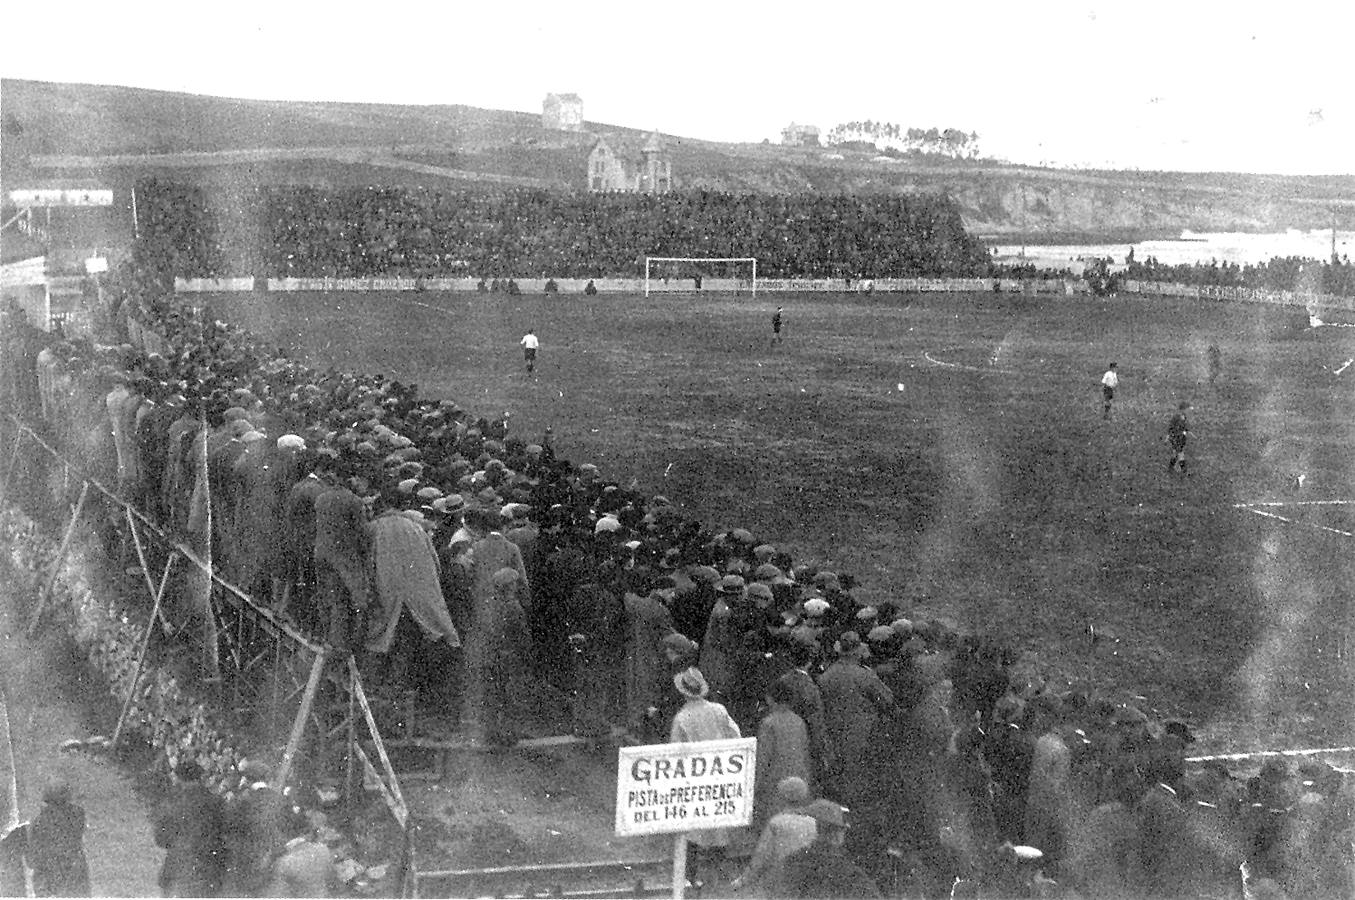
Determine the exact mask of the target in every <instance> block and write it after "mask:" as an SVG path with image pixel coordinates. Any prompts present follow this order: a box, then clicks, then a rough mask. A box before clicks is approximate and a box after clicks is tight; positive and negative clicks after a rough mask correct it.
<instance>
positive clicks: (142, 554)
mask: <svg viewBox="0 0 1355 900" xmlns="http://www.w3.org/2000/svg"><path fill="white" fill-rule="evenodd" d="M123 512H124V513H125V514H126V519H127V530H128V531H130V532H131V533H132V545H133V546H135V547H136V559H137V562H138V563H140V565H141V574H142V575H143V576H145V578H146V590H148V591H150V592H151V595H152V596H155V597H156V601H155V611H154V613H152V615H151V622H152V624H154V622H155V620H156V619H157V618H158V619H159V620H160V627H161V628H162V629H163V630H164V632H165V634H173V633H174V626H172V625H170V624H169V620H168V619H166V618H165V613H164V610H162V609H161V608H160V600H159V596H158V592H157V591H156V589H155V584H154V583H153V582H152V581H151V569H150V565H149V564H148V563H147V561H146V548H145V547H143V546H142V544H141V534H140V532H138V531H137V527H136V518H135V517H134V516H133V515H132V508H131V507H130V506H125V507H123ZM174 553H175V551H174V550H170V551H169V556H170V559H173V558H174ZM165 571H166V572H168V571H169V566H168V564H167V565H166V566H165Z"/></svg>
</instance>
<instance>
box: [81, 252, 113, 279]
mask: <svg viewBox="0 0 1355 900" xmlns="http://www.w3.org/2000/svg"><path fill="white" fill-rule="evenodd" d="M107 271H108V257H106V256H91V257H90V258H89V259H86V260H85V273H86V274H88V275H98V274H99V273H100V272H107Z"/></svg>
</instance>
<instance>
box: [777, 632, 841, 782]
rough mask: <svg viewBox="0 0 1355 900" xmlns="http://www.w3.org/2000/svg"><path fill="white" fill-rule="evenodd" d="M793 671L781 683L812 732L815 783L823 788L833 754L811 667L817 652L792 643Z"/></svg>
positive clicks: (786, 674)
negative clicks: (789, 691) (789, 693)
mask: <svg viewBox="0 0 1355 900" xmlns="http://www.w3.org/2000/svg"><path fill="white" fill-rule="evenodd" d="M789 661H790V665H791V668H790V670H789V671H788V672H786V673H785V674H783V675H782V676H781V677H780V678H779V679H778V680H779V681H784V682H785V683H786V684H787V685H788V686H789V687H790V690H791V699H790V704H789V705H790V708H791V711H792V712H794V713H795V714H796V715H797V716H799V717H800V718H801V719H804V722H805V727H806V728H807V729H808V730H809V757H810V759H811V760H812V762H813V772H814V779H813V782H812V783H815V784H823V783H824V777H825V775H826V774H827V772H828V770H829V769H830V768H831V763H832V754H831V751H830V750H829V748H828V733H827V730H826V728H825V726H824V724H823V695H822V694H821V693H820V692H819V686H818V684H816V683H815V682H814V678H813V676H811V675H810V674H809V666H810V664H811V663H812V662H813V661H814V648H813V647H812V646H810V645H809V644H805V643H803V642H801V641H791V644H790V650H789Z"/></svg>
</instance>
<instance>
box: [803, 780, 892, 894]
mask: <svg viewBox="0 0 1355 900" xmlns="http://www.w3.org/2000/svg"><path fill="white" fill-rule="evenodd" d="M805 812H806V813H808V815H809V816H810V817H811V818H813V819H814V824H815V832H816V834H815V837H814V843H812V844H810V845H809V846H808V847H805V848H804V849H802V850H797V851H795V852H794V853H792V854H791V855H790V857H789V858H788V859H787V860H786V867H785V875H784V882H783V883H784V886H785V889H786V890H785V893H784V894H783V895H782V896H785V897H790V898H805V900H809V898H842V900H849V898H860V897H879V896H881V895H880V889H879V888H878V887H877V886H876V884H875V882H874V881H872V880H871V878H870V876H869V875H867V874H866V873H865V872H864V871H863V870H862V869H861V868H860V867H859V866H857V865H856V864H855V863H853V862H852V861H851V860H849V859H848V858H847V855H846V853H845V851H844V849H843V844H844V843H845V841H846V836H847V821H846V815H845V814H844V812H843V809H842V807H841V806H840V805H839V804H837V803H834V802H833V801H832V800H828V799H824V798H820V799H818V800H815V801H814V802H813V803H810V804H809V806H808V807H806V809H805Z"/></svg>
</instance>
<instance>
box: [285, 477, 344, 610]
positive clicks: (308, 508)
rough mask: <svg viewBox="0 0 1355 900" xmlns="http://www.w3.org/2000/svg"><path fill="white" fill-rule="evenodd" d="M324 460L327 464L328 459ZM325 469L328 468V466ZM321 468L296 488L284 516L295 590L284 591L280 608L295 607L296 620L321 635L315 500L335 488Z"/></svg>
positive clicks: (292, 588) (288, 567) (288, 493)
mask: <svg viewBox="0 0 1355 900" xmlns="http://www.w3.org/2000/svg"><path fill="white" fill-rule="evenodd" d="M320 459H326V460H327V459H328V457H321V458H320ZM324 465H325V466H326V467H327V466H328V463H327V462H326V463H325V464H324ZM321 468H322V467H321V466H320V465H318V464H317V466H316V467H315V469H316V470H315V471H312V472H310V473H308V474H306V475H304V476H302V477H301V478H300V480H298V481H297V482H296V483H295V484H293V485H292V487H291V489H290V490H289V491H288V492H287V501H286V504H285V506H284V513H283V520H284V522H285V523H286V529H285V532H284V533H285V540H284V541H283V552H284V553H285V555H286V560H287V562H286V565H287V575H288V579H289V584H290V587H291V590H290V591H286V590H285V589H284V590H285V593H284V597H285V599H286V601H287V602H286V603H284V602H282V601H281V600H280V601H279V607H280V608H281V609H285V608H287V607H288V606H291V607H292V613H291V615H292V617H293V618H294V619H296V620H297V621H298V622H300V623H301V625H302V627H303V629H305V630H306V631H309V632H311V633H316V632H318V631H320V623H319V621H318V618H317V616H316V608H315V500H316V498H317V497H319V496H320V495H321V494H323V493H325V492H326V491H328V490H329V489H330V488H332V487H333V486H334V484H335V482H334V481H333V479H332V478H331V477H330V476H329V475H328V474H327V473H326V474H325V475H324V476H323V477H322V475H321V472H320V469H321ZM293 594H295V597H293V596H292V595H293ZM294 600H295V601H297V602H295V603H294V602H293V601H294Z"/></svg>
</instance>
